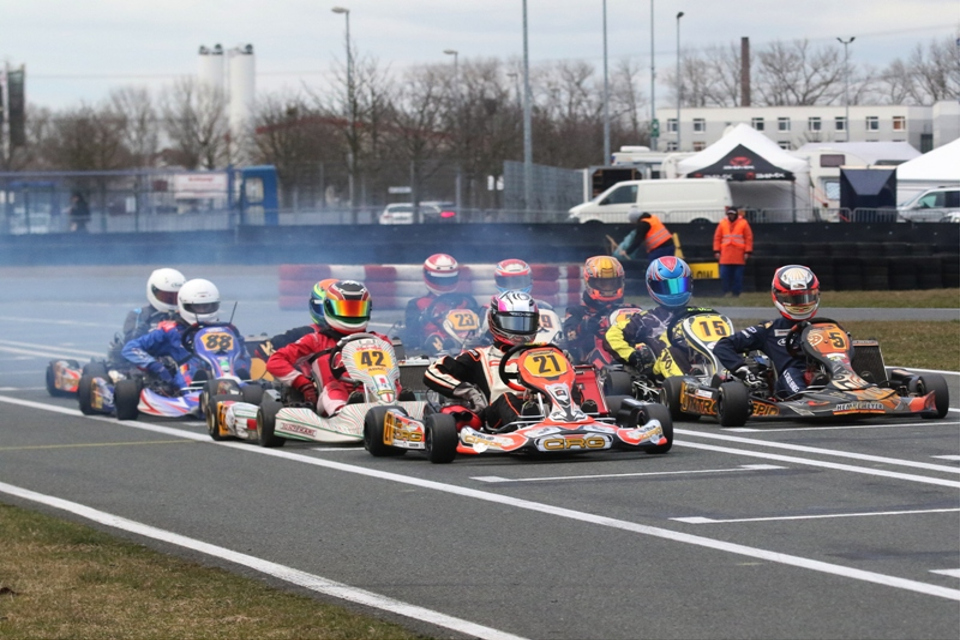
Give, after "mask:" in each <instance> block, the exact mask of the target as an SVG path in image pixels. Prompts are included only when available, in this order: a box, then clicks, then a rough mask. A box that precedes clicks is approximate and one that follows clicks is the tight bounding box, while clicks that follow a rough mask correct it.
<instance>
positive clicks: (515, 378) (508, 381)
mask: <svg viewBox="0 0 960 640" xmlns="http://www.w3.org/2000/svg"><path fill="white" fill-rule="evenodd" d="M545 347H554V348H556V349H557V351H560V349H559V348H558V347H556V346H555V345H549V344H547V345H544V344H517V345H514V346H512V347H510V348H509V349H507V351H506V353H504V354H503V357H502V358H501V359H500V366H499V367H498V368H497V373H498V374H499V375H500V379H501V380H503V383H504V384H505V385H507V386H508V387H510V388H511V389H513V390H514V391H530V390H531V389H530V388H529V387H527V386H525V385H523V384H522V383H521V382H520V370H519V369H517V370H516V371H507V363H508V362H509V361H510V360H514V359H516V356H517V354H519V353H522V352H524V351H528V350H530V349H543V348H545ZM534 391H537V390H536V389H534Z"/></svg>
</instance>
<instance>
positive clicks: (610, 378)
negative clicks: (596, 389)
mask: <svg viewBox="0 0 960 640" xmlns="http://www.w3.org/2000/svg"><path fill="white" fill-rule="evenodd" d="M603 393H604V394H605V395H610V396H630V395H633V376H631V375H630V374H629V373H627V372H626V371H619V370H617V369H613V370H611V371H607V377H606V379H605V380H604V381H603Z"/></svg>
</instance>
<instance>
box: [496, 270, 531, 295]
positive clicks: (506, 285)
mask: <svg viewBox="0 0 960 640" xmlns="http://www.w3.org/2000/svg"><path fill="white" fill-rule="evenodd" d="M494 279H495V280H496V281H497V289H501V290H503V291H526V292H528V293H529V291H530V288H531V287H532V286H533V279H532V278H531V277H530V274H529V273H521V274H501V273H498V274H497V275H496V276H495V278H494Z"/></svg>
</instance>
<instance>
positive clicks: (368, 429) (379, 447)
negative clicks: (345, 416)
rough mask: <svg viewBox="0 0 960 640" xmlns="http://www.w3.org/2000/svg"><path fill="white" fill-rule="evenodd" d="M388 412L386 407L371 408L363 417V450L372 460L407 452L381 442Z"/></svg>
mask: <svg viewBox="0 0 960 640" xmlns="http://www.w3.org/2000/svg"><path fill="white" fill-rule="evenodd" d="M389 410H390V409H389V408H388V407H373V408H372V409H370V411H367V415H365V416H364V417H363V448H364V449H366V450H367V451H369V452H370V455H372V456H373V457H374V458H387V457H390V456H402V455H403V454H405V453H406V452H407V451H406V450H405V449H397V448H395V447H391V446H390V445H388V444H384V442H383V425H384V421H385V420H386V417H387V412H388V411H389Z"/></svg>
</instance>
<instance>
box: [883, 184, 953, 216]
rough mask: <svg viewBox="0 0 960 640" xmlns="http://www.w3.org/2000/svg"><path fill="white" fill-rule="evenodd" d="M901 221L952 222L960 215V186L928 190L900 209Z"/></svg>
mask: <svg viewBox="0 0 960 640" xmlns="http://www.w3.org/2000/svg"><path fill="white" fill-rule="evenodd" d="M898 213H899V216H900V218H901V219H903V220H907V221H909V222H941V221H945V222H952V221H954V220H956V216H955V215H953V214H960V186H955V187H936V188H934V189H927V190H926V191H924V192H922V193H920V194H918V195H917V196H916V197H914V198H913V199H912V200H909V201H907V202H906V203H904V204H903V205H901V206H900V207H898Z"/></svg>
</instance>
